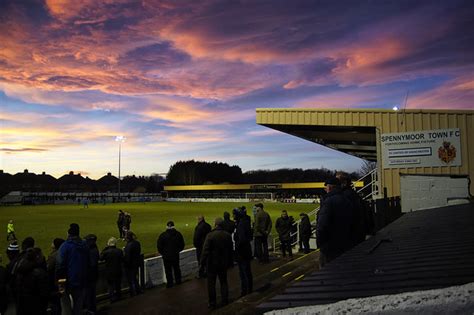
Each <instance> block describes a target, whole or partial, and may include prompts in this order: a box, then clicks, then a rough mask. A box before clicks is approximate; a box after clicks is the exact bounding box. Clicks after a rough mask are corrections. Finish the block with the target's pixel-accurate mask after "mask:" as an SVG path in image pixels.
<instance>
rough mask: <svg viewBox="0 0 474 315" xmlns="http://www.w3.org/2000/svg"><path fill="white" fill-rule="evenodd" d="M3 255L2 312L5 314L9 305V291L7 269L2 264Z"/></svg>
mask: <svg viewBox="0 0 474 315" xmlns="http://www.w3.org/2000/svg"><path fill="white" fill-rule="evenodd" d="M1 263H2V256H0V314H5V312H6V310H7V307H8V293H7V284H8V277H7V269H6V268H5V267H3V266H2V265H1Z"/></svg>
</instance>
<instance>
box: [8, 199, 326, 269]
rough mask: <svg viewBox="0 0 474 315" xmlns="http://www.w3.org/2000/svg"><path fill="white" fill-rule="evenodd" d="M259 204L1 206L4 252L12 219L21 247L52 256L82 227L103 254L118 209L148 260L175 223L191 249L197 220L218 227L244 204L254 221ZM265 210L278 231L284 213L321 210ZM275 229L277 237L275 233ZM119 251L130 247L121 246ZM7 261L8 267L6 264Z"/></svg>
mask: <svg viewBox="0 0 474 315" xmlns="http://www.w3.org/2000/svg"><path fill="white" fill-rule="evenodd" d="M253 204H254V203H244V204H242V203H232V202H152V203H120V204H106V205H102V204H89V208H83V206H82V205H77V204H74V205H35V206H2V207H0V227H1V228H2V229H3V233H2V234H3V236H2V237H3V242H2V243H3V249H1V255H2V256H4V257H5V255H4V253H5V250H6V248H7V246H8V242H7V240H6V232H7V231H6V227H7V223H8V220H10V219H13V221H14V226H15V233H16V236H17V238H18V240H19V243H21V240H23V239H24V238H25V237H27V236H32V237H33V238H34V239H35V241H36V246H37V247H40V248H41V249H42V250H43V253H44V254H45V255H48V254H49V252H50V251H51V250H50V246H51V242H52V240H53V239H54V238H56V237H61V238H64V239H65V238H66V237H67V230H68V228H69V224H70V223H78V224H79V225H80V233H81V236H82V237H84V236H85V235H87V234H91V233H92V234H95V235H97V246H98V247H99V250H102V249H103V248H104V247H105V245H106V242H107V240H108V239H109V238H110V237H111V236H114V237H118V229H117V224H116V222H117V214H118V210H123V211H126V212H130V213H131V215H132V224H131V230H132V231H133V232H134V233H135V234H137V237H138V240H139V241H140V242H141V245H142V252H143V253H144V254H145V255H150V254H154V253H156V240H157V238H158V235H159V234H160V233H161V232H163V231H164V230H165V228H166V222H168V221H169V220H173V221H174V223H175V226H176V229H177V230H178V231H180V232H181V233H182V234H183V236H184V240H185V244H186V248H188V247H192V246H193V232H194V227H195V226H196V222H197V221H196V217H197V216H198V215H200V214H202V215H204V216H205V218H206V221H207V222H208V223H209V224H211V226H212V225H213V222H214V219H215V218H216V217H218V216H220V217H222V216H223V213H224V211H227V212H229V213H230V214H231V216H232V209H234V208H236V207H239V206H242V205H245V206H246V207H247V214H248V215H249V216H250V217H252V220H253V215H252V207H253ZM264 205H265V210H266V211H268V212H269V214H270V216H271V217H272V221H273V227H274V226H275V220H276V219H277V218H278V217H279V216H280V212H281V210H287V211H288V215H290V216H293V217H294V218H295V220H298V219H299V214H300V213H301V212H309V211H311V210H313V209H315V208H316V206H317V205H316V204H296V203H295V204H291V203H264ZM275 233H276V232H275V229H274V228H273V232H272V234H275ZM118 246H120V247H123V246H125V242H122V241H120V242H119V244H118ZM6 260H7V259H6V258H5V259H3V264H5V263H6Z"/></svg>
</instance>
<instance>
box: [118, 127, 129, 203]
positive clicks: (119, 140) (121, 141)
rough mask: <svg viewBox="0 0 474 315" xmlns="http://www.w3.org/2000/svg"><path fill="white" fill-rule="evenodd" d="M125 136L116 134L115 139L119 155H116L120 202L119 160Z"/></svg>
mask: <svg viewBox="0 0 474 315" xmlns="http://www.w3.org/2000/svg"><path fill="white" fill-rule="evenodd" d="M125 139H126V138H125V137H124V136H116V137H115V141H117V142H118V143H119V155H118V158H119V160H118V167H119V168H118V201H119V202H120V162H121V156H122V143H123V142H125Z"/></svg>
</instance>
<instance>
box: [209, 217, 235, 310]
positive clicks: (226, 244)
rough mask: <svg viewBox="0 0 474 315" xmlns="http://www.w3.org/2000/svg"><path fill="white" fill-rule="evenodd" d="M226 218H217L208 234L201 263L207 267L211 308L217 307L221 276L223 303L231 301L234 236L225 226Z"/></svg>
mask: <svg viewBox="0 0 474 315" xmlns="http://www.w3.org/2000/svg"><path fill="white" fill-rule="evenodd" d="M223 223H224V220H223V219H222V218H216V220H215V225H214V226H215V228H214V229H213V230H212V231H211V232H210V233H209V234H207V236H206V240H205V241H204V247H203V250H202V256H201V264H206V267H207V291H208V294H209V308H210V309H214V308H215V307H216V280H217V278H219V284H220V287H221V299H222V305H226V304H228V303H229V286H228V284H227V269H228V268H229V267H231V266H232V264H233V261H232V260H233V255H232V237H231V236H230V234H229V233H228V232H227V231H225V230H224V228H223Z"/></svg>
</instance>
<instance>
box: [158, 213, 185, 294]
mask: <svg viewBox="0 0 474 315" xmlns="http://www.w3.org/2000/svg"><path fill="white" fill-rule="evenodd" d="M156 247H157V249H158V252H159V253H160V254H161V255H162V256H163V264H164V266H165V274H166V287H167V288H171V287H173V284H174V283H176V284H181V268H180V266H179V253H180V252H181V251H182V250H183V249H184V238H183V235H182V234H181V233H180V232H178V231H176V229H175V227H174V222H173V221H169V222H168V223H166V231H164V232H163V233H161V234H160V236H159V237H158V240H157V241H156ZM173 273H174V281H173Z"/></svg>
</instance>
